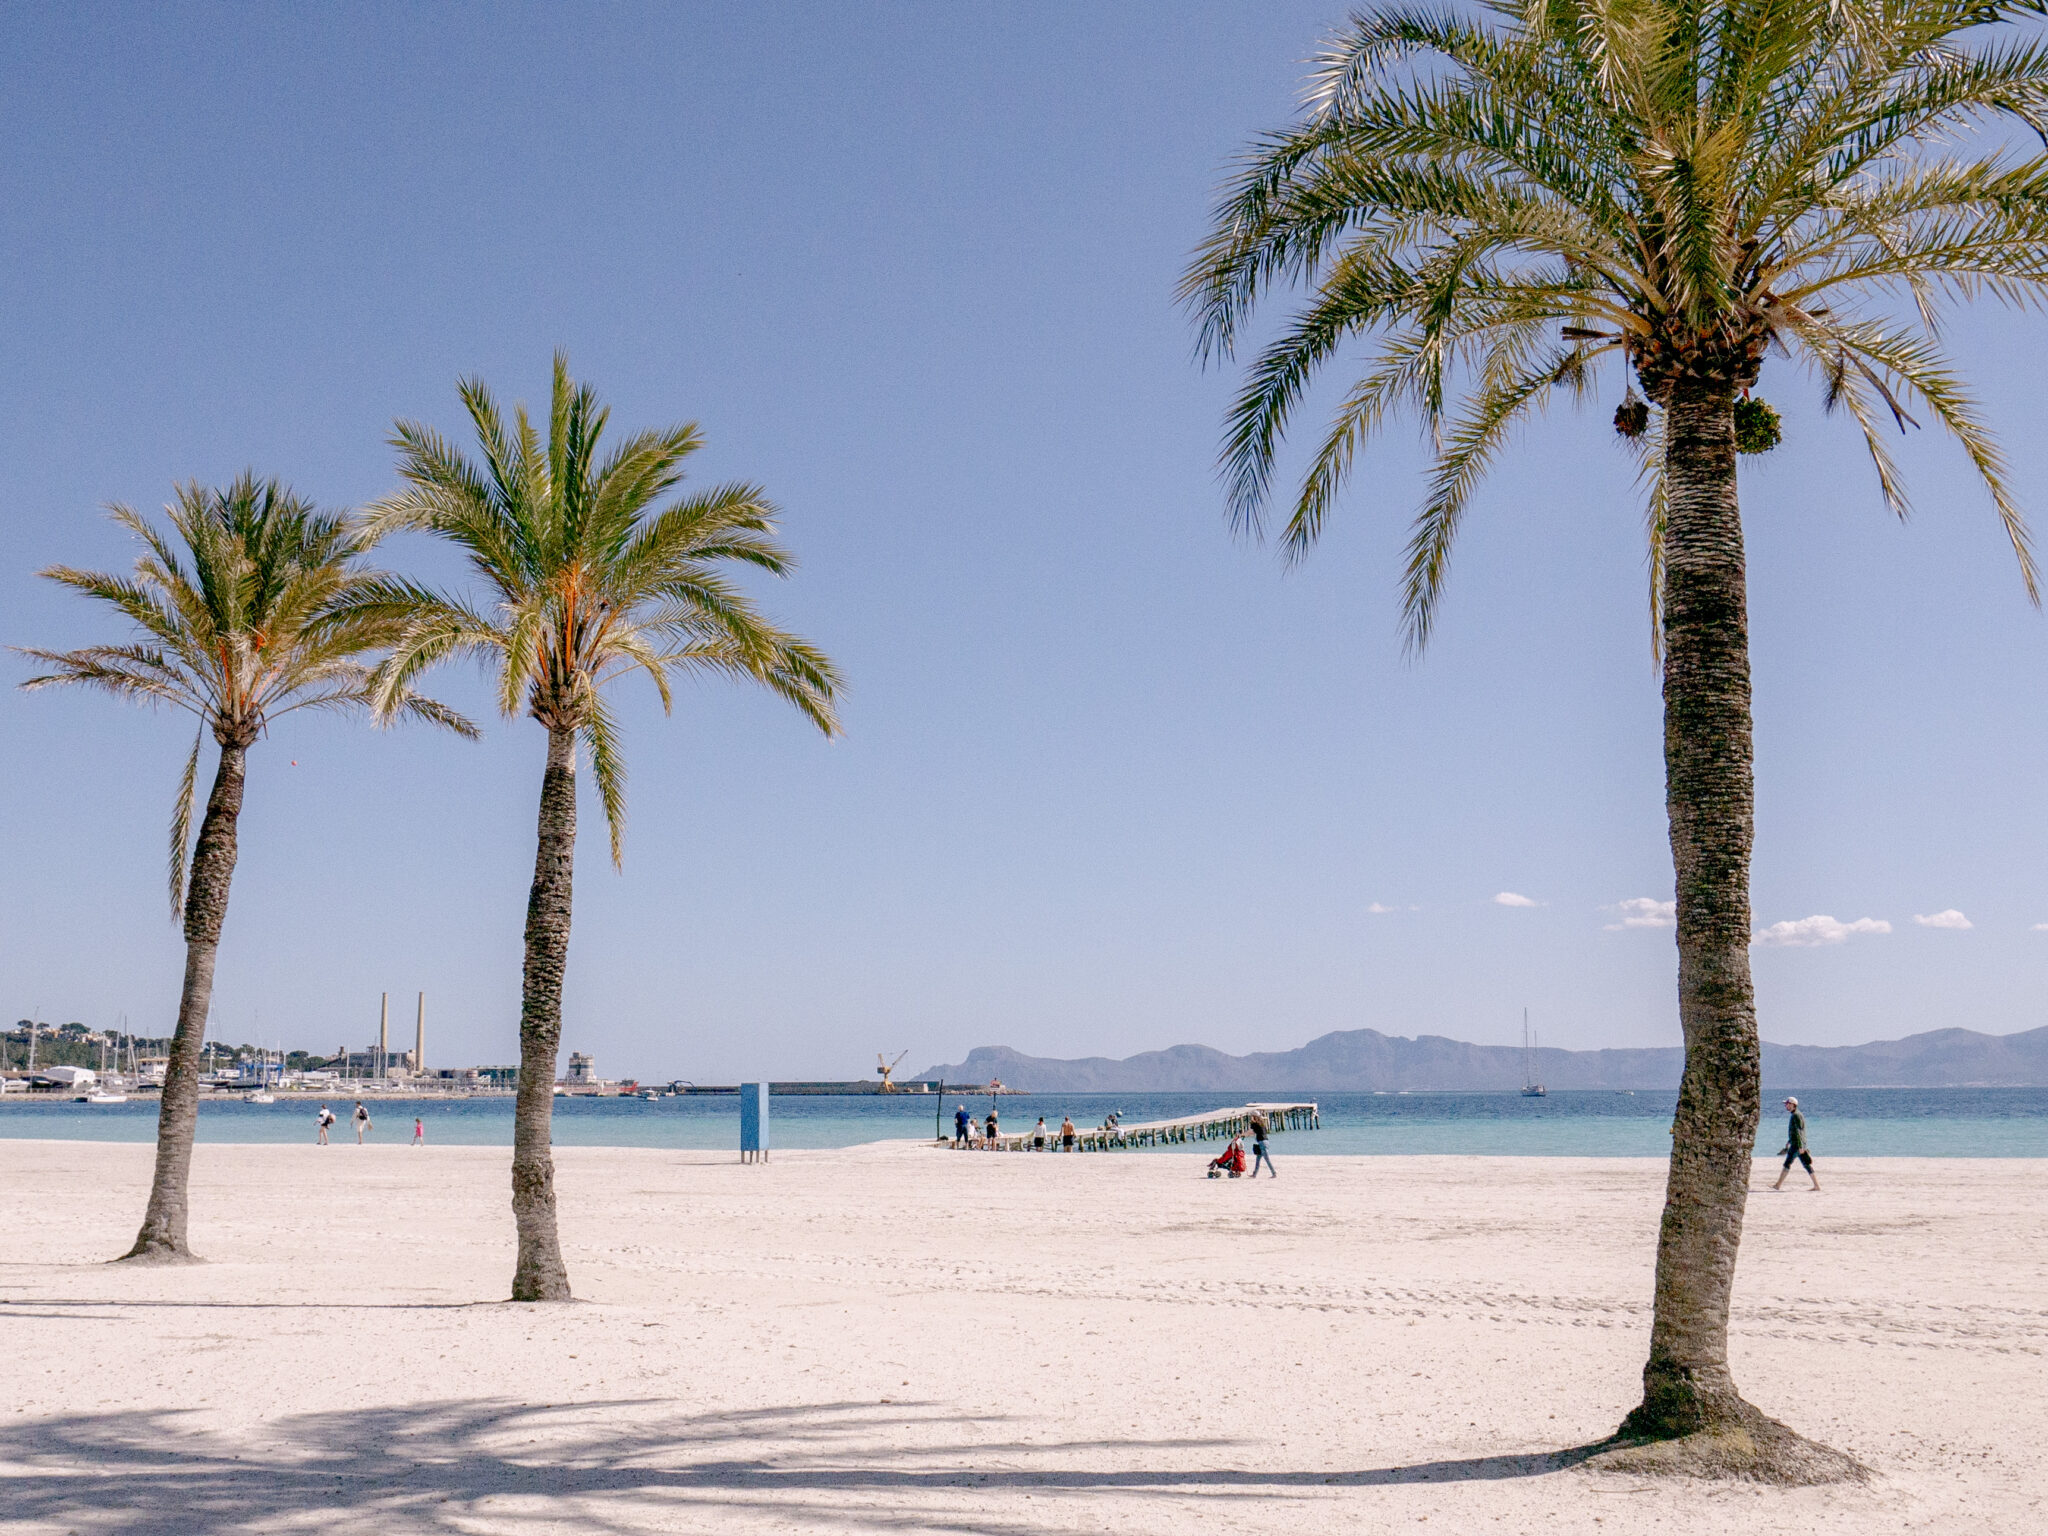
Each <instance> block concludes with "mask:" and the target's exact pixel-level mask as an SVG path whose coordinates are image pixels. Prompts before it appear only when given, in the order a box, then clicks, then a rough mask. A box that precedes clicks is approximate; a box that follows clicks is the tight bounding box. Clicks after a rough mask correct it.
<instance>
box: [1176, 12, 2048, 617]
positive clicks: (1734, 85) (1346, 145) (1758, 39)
mask: <svg viewBox="0 0 2048 1536" xmlns="http://www.w3.org/2000/svg"><path fill="white" fill-rule="evenodd" d="M2043 11H2044V7H2043V6H2042V5H2040V4H2038V3H2035V0H2025V3H2000V0H1985V3H1974V0H1912V3H1908V0H1768V3H1765V0H1707V3H1702V0H1627V3H1615V0H1537V3H1535V4H1525V3H1522V0H1491V3H1488V4H1486V5H1484V6H1482V7H1480V8H1479V9H1478V11H1477V12H1476V13H1472V14H1467V13H1464V12H1459V11H1453V10H1448V9H1440V8H1435V7H1421V6H1415V5H1403V4H1382V5H1374V6H1368V7H1367V8H1365V9H1362V10H1360V11H1359V12H1357V13H1356V14H1355V15H1354V16H1353V17H1352V18H1351V20H1350V21H1349V23H1348V24H1346V25H1345V26H1344V27H1342V28H1340V29H1339V30H1338V32H1337V33H1336V34H1335V35H1334V36H1333V37H1332V38H1331V39H1330V40H1329V41H1328V42H1327V43H1326V44H1325V45H1324V47H1323V49H1322V50H1321V52H1320V53H1319V54H1318V56H1317V58H1316V60H1315V62H1314V64H1313V66H1312V73H1311V79H1310V84H1309V90H1308V95H1307V99H1306V104H1305V109H1304V111H1303V114H1302V116H1301V118H1300V120H1299V121H1298V122H1297V123H1296V124H1295V125H1293V126H1292V127H1290V128H1287V129H1284V130H1282V131H1279V132H1274V133H1268V134H1265V135H1263V136H1261V137H1260V138H1258V139H1256V140H1255V141H1254V142H1253V144H1252V146H1251V149H1250V151H1249V153H1248V154H1247V155H1246V156H1245V158H1244V159H1243V160H1241V161H1240V162H1239V163H1238V164H1237V165H1236V166H1235V167H1234V168H1233V170H1232V172H1231V173H1230V175H1229V177H1228V180H1227V181H1226V184H1225V186H1224V188H1223V190H1222V193H1221V196H1220V198H1219V201H1218V203H1217V205H1216V209H1215V213H1214V217H1213V220H1212V224H1211V228H1210V231H1209V233H1208V235H1207V237H1206V238H1205V239H1204V240H1203V241H1202V242H1201V243H1200V245H1199V246H1198V247H1197V249H1196V251H1195V253H1194V255H1193V257H1192V259H1191V260H1190V262H1189V265H1188V268H1187V270H1186V272H1185V273H1184V274H1183V277H1182V280H1181V284H1180V296H1181V298H1182V300H1183V302H1184V303H1185V304H1186V305H1187V306H1188V308H1189V309H1190V311H1191V312H1192V314H1193V317H1194V319H1195V321H1196V327H1197V335H1198V347H1199V349H1200V351H1201V354H1202V355H1203V356H1204V357H1205V358H1211V359H1215V358H1226V357H1229V356H1231V355H1233V353H1234V351H1235V349H1236V348H1237V346H1238V345H1239V343H1240V341H1241V340H1242V339H1243V338H1244V337H1245V335H1246V334H1247V326H1248V324H1249V322H1250V320H1251V318H1252V316H1253V314H1254V312H1255V311H1256V310H1257V308H1258V307H1259V306H1260V305H1261V304H1262V303H1263V302H1265V301H1266V300H1267V299H1268V298H1269V297H1271V296H1272V295H1274V294H1276V293H1278V292H1281V291H1305V295H1306V297H1305V302H1304V305H1303V307H1302V308H1301V309H1300V310H1299V312H1297V313H1295V314H1294V315H1292V316H1290V317H1288V318H1287V319H1286V320H1285V321H1284V322H1283V323H1282V324H1281V325H1280V326H1279V327H1278V329H1277V330H1276V331H1275V332H1274V333H1273V334H1271V335H1270V336H1268V337H1266V338H1264V339H1263V340H1262V341H1261V343H1260V344H1259V346H1258V347H1257V349H1256V351H1255V353H1254V355H1253V356H1251V358H1250V359H1249V361H1248V365H1247V367H1246V369H1245V374H1244V379H1243V383H1242V386H1241V387H1240V389H1239V391H1238V394H1237V396H1236V399H1235V401H1234V403H1233V405H1232V406H1231V409H1230V412H1229V415H1228V418H1227V423H1226V428H1225V433H1224V439H1223V448H1222V452H1221V455H1220V470H1221V475H1222V479H1223V483H1224V490H1225V499H1226V504H1227V506H1228V509H1229V513H1230V516H1231V519H1232V522H1233V524H1234V525H1236V526H1237V527H1240V528H1243V529H1248V530H1250V531H1252V532H1254V533H1257V532H1260V531H1262V524H1263V519H1264V515H1265V512H1266V509H1267V507H1268V505H1269V503H1271V502H1272V501H1274V500H1275V499H1277V498H1278V497H1279V495H1280V494H1281V493H1280V492H1279V490H1278V488H1277V486H1276V479H1277V476H1278V472H1279V464H1280V453H1281V448H1282V445H1283V443H1284V442H1285V440H1286V439H1287V437H1288V436H1289V433H1290V430H1291V428H1292V425H1293V417H1294V415H1295V413H1296V412H1297V410H1298V409H1299V407H1300V406H1301V403H1302V402H1303V401H1304V400H1305V399H1306V398H1307V396H1308V392H1309V391H1310V390H1311V388H1313V387H1314V386H1315V385H1316V384H1317V382H1318V381H1319V380H1320V379H1321V378H1322V376H1323V375H1324V374H1325V373H1326V372H1327V371H1328V370H1330V369H1331V368H1332V367H1333V366H1334V365H1336V363H1337V361H1338V359H1339V358H1340V357H1343V356H1357V357H1359V358H1361V359H1362V362H1361V364H1360V366H1359V368H1358V371H1357V374H1356V376H1355V378H1354V379H1353V381H1352V382H1351V384H1350V387H1349V388H1348V389H1347V390H1346V392H1345V393H1344V394H1343V396H1342V397H1341V400H1340V403H1339V404H1338V406H1337V407H1336V410H1335V412H1334V415H1333V416H1332V419H1331V420H1330V422H1329V423H1328V425H1327V427H1326V428H1325V430H1324V431H1323V433H1322V435H1321V437H1320V439H1319V442H1318V444H1317V446H1316V448H1315V451H1314V453H1313V455H1312V456H1311V458H1310V459H1309V461H1308V463H1307V465H1306V467H1305V469H1304V470H1303V472H1302V478H1301V481H1300V484H1299V487H1298V489H1297V490H1296V491H1295V493H1294V494H1293V496H1292V497H1291V498H1290V499H1291V503H1292V505H1291V509H1290V515H1289V516H1288V518H1287V520H1286V523H1285V525H1284V530H1283V532H1282V534H1281V544H1282V548H1283V550H1284V552H1285V554H1286V556H1287V557H1288V558H1289V559H1299V558H1300V557H1302V556H1303V555H1304V554H1305V553H1306V552H1307V551H1308V550H1309V549H1310V548H1312V547H1313V546H1314V544H1315V543H1316V541H1317V539H1318V538H1319V537H1320V535H1321V533H1322V530H1323V529H1324V528H1325V527H1326V526H1327V523H1328V519H1329V517H1330V516H1331V514H1332V512H1333V510H1334V508H1335V505H1336V504H1337V502H1338V501H1339V499H1340V498H1341V493H1342V490H1343V487H1344V483H1345V481H1346V479H1347V477H1348V476H1349V474H1350V472H1351V470H1352V468H1353V467H1354V465H1355V464H1357V463H1359V462H1360V461H1361V456H1362V455H1364V454H1365V453H1367V452H1368V451H1369V450H1370V447H1371V445H1372V443H1373V441H1374V440H1375V439H1376V438H1377V436H1378V435H1379V434H1380V433H1381V432H1382V431H1384V430H1385V429H1386V427H1387V426H1388V425H1389V424H1390V423H1391V421H1392V420H1393V419H1394V418H1395V417H1396V416H1397V415H1409V414H1412V415H1413V416H1414V417H1415V418H1416V419H1417V420H1418V421H1419V422H1420V424H1421V425H1422V427H1423V428H1424V430H1425V432H1426V433H1427V435H1428V441H1429V442H1430V444H1431V447H1432V456H1433V462H1432V465H1431V468H1430V471H1429V476H1428V489H1427V492H1426V495H1425V498H1424V504H1423V507H1422V510H1421V511H1420V513H1419V514H1418V516H1417V519H1416V523H1415V526H1414V528H1413V530H1412V534H1411V538H1410V542H1409V550H1408V562H1407V568H1406V571H1405V573H1404V584H1405V591H1406V604H1405V612H1406V620H1407V627H1408V637H1409V641H1410V644H1411V646H1420V645H1422V644H1423V643H1425V642H1426V640H1427V638H1428V634H1429V631H1430V625H1431V622H1432V617H1433V615H1434V613H1435V610H1436V604H1437V601H1438V598H1439V596H1440V593H1441V591H1442V584H1443V576H1444V571H1445V569H1446V563H1447V561H1448V559H1449V557H1450V552H1451V548H1452V545H1453V542H1454V540H1455V535H1456V531H1457V528H1458V526H1459V523H1460V521H1461V518H1462V515H1463V512H1464V509H1465V507H1466V506H1467V505H1468V504H1469V501H1470V497H1471V495H1472V493H1473V491H1474V489H1475V487H1476V485H1477V483H1478V481H1479V478H1480V477H1481V475H1482V474H1483V472H1484V471H1485V469H1486V468H1487V467H1488V466H1489V465H1490V464H1491V463H1492V462H1493V461H1494V459H1495V457H1496V456H1497V454H1498V452H1499V449H1500V447H1501V446H1502V444H1503V442H1504V441H1505V438H1506V435H1507V434H1508V433H1509V431H1510V430H1511V428H1512V425H1513V423H1514V422H1515V421H1516V420H1518V419H1520V418H1521V416H1523V415H1524V414H1526V413H1527V412H1528V411H1530V410H1532V409H1539V408H1540V407H1541V405H1542V404H1543V403H1544V401H1545V399H1546V396H1547V392H1548V386H1550V385H1557V386H1561V387H1566V388H1569V389H1573V390H1575V391H1578V392H1580V393H1582V394H1583V393H1585V392H1587V391H1588V390H1589V389H1590V387H1591V386H1592V384H1593V382H1594V380H1595V377H1596V374H1597V370H1598V368H1599V367H1600V365H1601V359H1602V358H1603V357H1604V356H1605V355H1606V354H1608V353H1612V352H1617V351H1625V352H1626V354H1627V357H1628V359H1629V360H1630V362H1632V363H1636V364H1641V362H1642V359H1643V358H1644V357H1645V356H1648V355H1651V354H1655V355H1657V356H1680V355H1690V353H1689V352H1687V351H1686V349H1687V348H1693V347H1696V346H1698V345H1702V344H1707V343H1712V344H1716V345H1719V344H1722V342H1721V340H1720V339H1721V338H1727V337H1741V336H1744V335H1756V334H1761V335H1762V336H1764V337H1767V338H1769V339H1771V340H1773V341H1775V342H1776V343H1777V344H1778V345H1779V346H1780V347H1782V348H1787V349H1790V350H1791V351H1792V352H1793V353H1794V354H1795V355H1797V356H1800V357H1802V358H1803V359H1804V360H1805V361H1806V362H1807V363H1808V364H1810V365H1811V366H1812V367H1813V369H1814V370H1815V371H1816V372H1817V374H1818V375H1819V377H1820V379H1821V381H1822V383H1823V387H1824V394H1825V398H1826V400H1827V401H1828V403H1829V404H1830V405H1840V406H1842V407H1844V408H1846V410H1847V411H1848V412H1849V414H1850V415H1851V416H1852V417H1853V418H1854V419H1855V421H1856V422H1857V424H1858V428H1859V431H1860V432H1861V434H1862V435H1863V437H1864V438H1865V441H1866V443H1867V445H1868V446H1869V448H1870V451H1871V453H1872V456H1873V461H1874V462H1875V463H1876V464H1877V466H1878V480H1879V490H1880V495H1881V497H1882V498H1883V500H1884V502H1885V503H1886V504H1887V505H1888V506H1890V507H1892V508H1893V509H1895V510H1903V509H1904V508H1905V506H1906V500H1905V492H1904V488H1903V485H1902V483H1901V481H1900V478H1899V475H1898V473H1897V467H1896V465H1895V463H1894V462H1893V460H1892V457H1891V455H1890V452H1889V449H1888V448H1887V447H1886V446H1885V444H1884V442H1883V441H1882V437H1883V432H1884V430H1885V424H1886V422H1887V421H1889V422H1892V423H1903V422H1906V421H1908V420H1910V419H1911V417H1912V415H1913V414H1914V413H1915V412H1921V411H1924V413H1925V414H1926V415H1927V417H1928V418H1929V421H1930V424H1931V425H1935V426H1939V427H1940V428H1941V429H1942V430H1944V431H1945V432H1947V433H1948V434H1949V435H1951V436H1953V437H1955V438H1956V440H1957V441H1958V443H1959V444H1960V445H1961V446H1962V447H1963V449H1964V452H1965V454H1966V456H1967V457H1968V458H1969V460H1970V462H1971V464H1972V467H1973V468H1974V470H1975V471H1976V473H1977V476H1978V478H1979V480H1980V482H1981V483H1982V484H1983V485H1984V487H1985V489H1986V492H1987V494H1988V496H1989V498H1990V500H1991V503H1992V506H1993V509H1994V510H1995V512H1996V514H1997V516H1998V517H1999V519H2000V520H2001V523H2002V524H2003V526H2004V528H2005V530H2006V534H2007V537H2008V539H2009V541H2010V542H2011V544H2012V548H2013V552H2014V557H2015V560H2016V562H2017V564H2018V565H2019V568H2020V573H2021V577H2022V580H2023V582H2024V583H2025V585H2026V588H2027V590H2028V592H2029V594H2030V595H2034V594H2035V591H2036V585H2037V583H2036V576H2035V571H2034V562H2033V556H2032V549H2031V541H2030V537H2029V534H2028V530H2027V525H2026V523H2025V521H2024V519H2023V517H2022V515H2021V513H2020V510H2019V508H2018V506H2017V504H2016V501H2015V498H2014V496H2013V494H2012V490H2011V485H2010V477H2009V474H2008V471H2007V468H2006V465H2005V462H2004V460H2003V458H2002V456H2001V455H2000V453H1999V450H1998V448H1997V445H1996V443H1995V442H1994V441H1993V440H1992V438H1991V436H1990V433H1989V431H1988V429H1987V428H1986V426H1985V424H1984V422H1983V420H1982V418H1981V416H1980V415H1979V413H1978V412H1977V410H1976V408H1975V406H1974V405H1973V404H1972V403H1971V402H1970V400H1969V399H1968V397H1967V395H1966V393H1965V392H1964V391H1963V390H1962V388H1961V387H1960V384H1959V382H1958V380H1957V379H1956V378H1955V376H1954V373H1953V370H1952V369H1951V368H1950V367H1949V366H1948V365H1947V364H1946V363H1945V362H1943V361H1942V360H1941V358H1940V356H1939V354H1938V352H1937V351H1935V350H1934V349H1933V343H1932V337H1933V334H1934V331H1935V328H1936V326H1937V324H1938V323H1939V320H1940V317H1941V314H1942V312H1943V310H1944V308H1945V307H1946V306H1947V305H1949V304H1951V303H1954V302H1957V301H1963V300H1969V299H1974V298H1978V297H1989V298H1992V299H1995V300H1998V301H1999V302H2002V303H2007V304H2026V305H2031V304H2038V303H2041V302H2042V301H2043V300H2044V298H2048V152H2037V153H2035V154H2033V155H2031V156H2029V155H2025V154H2021V153H2018V152H2016V151H2014V150H2013V149H2012V148H2011V147H2010V142H2009V138H2008V137H2007V136H2005V135H2002V134H2000V133H1998V132H1995V131H1994V132H1991V133H1988V134H1985V135H1983V136H1982V137H1981V138H1980V139H1978V140H1976V141H1975V142H1973V141H1972V140H1971V139H1970V138H1969V135H1970V134H1971V133H1972V131H1974V130H1976V129H1978V128H1980V127H1983V126H1985V125H1992V126H1994V127H1995V125H1996V124H1997V123H1998V122H2000V121H2001V120H2002V121H2004V122H2007V123H2011V122H2018V123H2021V124H2024V125H2026V127H2027V129H2028V130H2029V131H2030V132H2031V133H2032V134H2033V135H2034V136H2035V137H2036V138H2038V139H2039V140H2040V141H2041V143H2042V144H2043V145H2044V146H2048V39H2044V38H2043V37H2042V36H2041V34H2040V31H2039V25H2038V24H2039V21H2040V19H2041V16H2042V14H2043ZM2020 23H2024V25H2021V24H2020ZM1900 306H1903V307H1904V309H1905V310H1906V312H1907V313H1906V315H1905V317H1904V318H1903V319H1901V318H1900V317H1899V315H1898V313H1897V312H1898V310H1899V308H1900ZM1560 332H1562V336H1560V334H1559V333H1560ZM1561 342H1565V343H1570V344H1571V345H1570V346H1568V347H1563V348H1560V343H1561ZM1729 344H1731V345H1732V343H1729ZM1750 356H1751V357H1753V356H1754V353H1751V354H1750ZM1642 377H1643V381H1644V387H1645V392H1646V393H1649V394H1651V396H1652V398H1653V399H1658V398H1660V396H1659V394H1658V389H1660V388H1662V387H1663V385H1662V384H1661V383H1660V382H1659V380H1661V379H1663V378H1665V377H1668V375H1658V376H1657V379H1653V378H1652V377H1651V376H1650V375H1647V374H1646V375H1643V376H1642ZM1608 398H1610V399H1611V398H1612V394H1611V393H1610V394H1609V395H1608ZM1908 400H1910V401H1911V402H1912V406H1911V408H1910V410H1909V408H1908V406H1907V405H1906V403H1905V402H1907V401H1908ZM1644 441H1645V442H1647V443H1648V444H1650V445H1652V446H1654V444H1655V443H1657V442H1659V441H1661V438H1660V437H1659V436H1658V434H1657V433H1656V432H1654V431H1653V432H1652V433H1651V434H1650V436H1649V437H1648V438H1647V439H1645V440H1644ZM1661 485H1662V480H1661V474H1659V473H1647V474H1646V476H1645V480H1644V492H1645V495H1646V496H1647V497H1649V498H1651V500H1652V506H1651V507H1650V509H1649V512H1648V523H1647V525H1646V526H1647V529H1648V532H1649V536H1650V537H1651V538H1652V540H1653V549H1652V567H1653V573H1654V571H1655V570H1656V568H1657V561H1658V558H1659V557H1658V554H1657V550H1656V548H1655V547H1654V540H1655V538H1656V536H1657V530H1658V529H1659V528H1660V527H1661V521H1660V512H1659V510H1658V507H1657V505H1656V504H1655V498H1656V497H1658V496H1659V495H1660V494H1661Z"/></svg>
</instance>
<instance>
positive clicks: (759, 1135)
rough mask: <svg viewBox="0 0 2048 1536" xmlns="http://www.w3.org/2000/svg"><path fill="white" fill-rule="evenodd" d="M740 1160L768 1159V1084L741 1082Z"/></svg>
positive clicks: (763, 1161) (762, 1160) (764, 1160)
mask: <svg viewBox="0 0 2048 1536" xmlns="http://www.w3.org/2000/svg"><path fill="white" fill-rule="evenodd" d="M740 1161H741V1162H743V1163H765V1162H767V1161H768V1085H767V1084H766V1083H741V1084H740Z"/></svg>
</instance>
